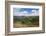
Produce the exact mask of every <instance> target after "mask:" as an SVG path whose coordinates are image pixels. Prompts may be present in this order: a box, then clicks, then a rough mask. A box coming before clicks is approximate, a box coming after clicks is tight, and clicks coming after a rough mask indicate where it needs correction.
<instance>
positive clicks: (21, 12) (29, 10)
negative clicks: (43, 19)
mask: <svg viewBox="0 0 46 36" xmlns="http://www.w3.org/2000/svg"><path fill="white" fill-rule="evenodd" d="M38 11H39V9H38V8H13V16H19V15H20V16H21V15H29V14H31V15H32V13H33V14H35V13H36V14H35V15H38V14H39V12H38ZM32 16H33V15H32Z"/></svg>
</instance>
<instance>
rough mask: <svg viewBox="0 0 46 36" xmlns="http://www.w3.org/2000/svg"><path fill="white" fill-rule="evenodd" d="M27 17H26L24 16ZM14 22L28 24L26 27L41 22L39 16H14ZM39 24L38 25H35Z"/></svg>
mask: <svg viewBox="0 0 46 36" xmlns="http://www.w3.org/2000/svg"><path fill="white" fill-rule="evenodd" d="M24 17H25V16H24ZM13 20H14V22H19V21H20V22H21V23H22V24H26V25H31V24H34V22H39V16H27V17H25V18H21V19H20V18H16V16H14V19H13ZM35 24H37V23H35Z"/></svg>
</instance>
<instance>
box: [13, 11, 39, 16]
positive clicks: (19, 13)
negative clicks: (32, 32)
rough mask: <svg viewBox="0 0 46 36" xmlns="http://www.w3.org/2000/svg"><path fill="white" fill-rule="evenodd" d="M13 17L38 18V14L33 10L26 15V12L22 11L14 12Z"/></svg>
mask: <svg viewBox="0 0 46 36" xmlns="http://www.w3.org/2000/svg"><path fill="white" fill-rule="evenodd" d="M13 15H14V16H38V15H39V13H37V11H35V10H33V11H32V13H30V14H28V12H27V11H23V12H15V13H13Z"/></svg>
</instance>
